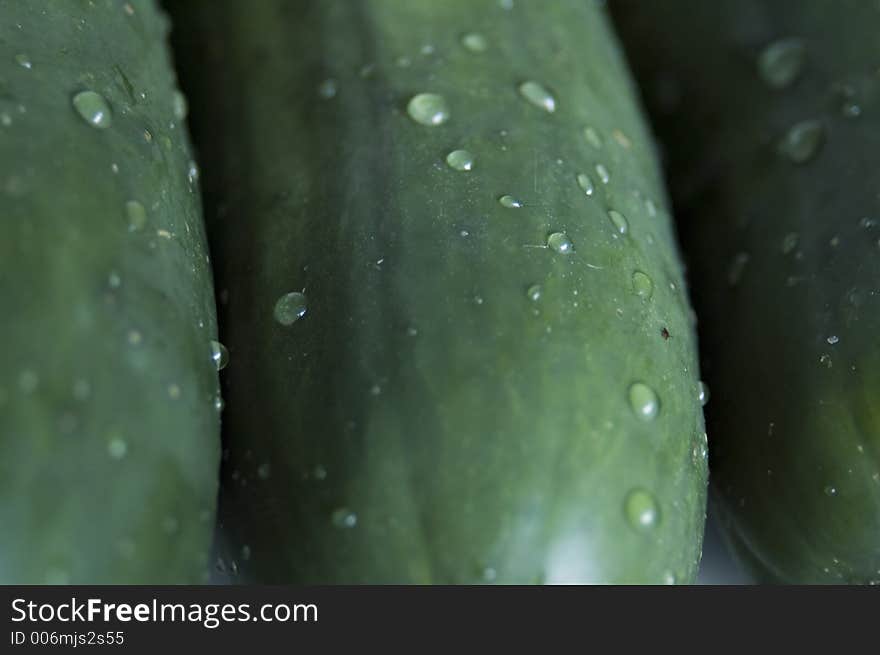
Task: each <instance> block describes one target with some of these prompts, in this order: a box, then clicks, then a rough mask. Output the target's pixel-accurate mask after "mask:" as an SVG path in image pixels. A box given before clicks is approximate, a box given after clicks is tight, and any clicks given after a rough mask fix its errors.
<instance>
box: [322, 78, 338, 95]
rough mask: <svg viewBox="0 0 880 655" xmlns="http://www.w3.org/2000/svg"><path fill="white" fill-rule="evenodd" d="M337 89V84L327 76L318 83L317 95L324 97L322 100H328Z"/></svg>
mask: <svg viewBox="0 0 880 655" xmlns="http://www.w3.org/2000/svg"><path fill="white" fill-rule="evenodd" d="M338 90H339V85H338V83H337V82H336V80H334V79H333V78H332V77H328V78H327V79H326V80H324V81H323V82H321V84H319V85H318V95H319V96H321V97H322V98H324V100H330V99H331V98H334V97H336V93H337V91H338Z"/></svg>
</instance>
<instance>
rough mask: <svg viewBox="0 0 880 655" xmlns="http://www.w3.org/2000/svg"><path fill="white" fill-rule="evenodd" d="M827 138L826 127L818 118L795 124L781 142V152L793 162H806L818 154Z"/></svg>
mask: <svg viewBox="0 0 880 655" xmlns="http://www.w3.org/2000/svg"><path fill="white" fill-rule="evenodd" d="M824 139H825V128H824V127H822V123H821V122H819V121H816V120H807V121H801V122H800V123H797V124H795V125H793V126H792V127H791V128H790V129H789V130H788V132H786V133H785V136H784V137H782V140H781V141H780V142H779V154H781V155H782V156H783V157H785V158H786V159H788V160H789V161H790V162H792V163H793V164H805V163H807V162H808V161H810V160H811V159H812V158H813V157H815V156H816V153H817V152H819V148H820V147H821V146H822V142H823V141H824Z"/></svg>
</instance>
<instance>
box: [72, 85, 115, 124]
mask: <svg viewBox="0 0 880 655" xmlns="http://www.w3.org/2000/svg"><path fill="white" fill-rule="evenodd" d="M73 108H74V109H76V112H77V113H78V114H79V115H80V117H81V118H82V119H83V120H84V121H85V122H86V123H88V124H89V125H91V126H92V127H97V128H102V129H103V128H107V127H110V125H111V124H112V122H113V119H112V117H111V115H110V105H108V104H107V101H106V100H105V99H104V96H102V95H101V94H99V93H95V92H94V91H80V92H79V93H77V94H76V95H75V96H73Z"/></svg>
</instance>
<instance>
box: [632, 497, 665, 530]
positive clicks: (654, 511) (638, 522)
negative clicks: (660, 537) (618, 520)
mask: <svg viewBox="0 0 880 655" xmlns="http://www.w3.org/2000/svg"><path fill="white" fill-rule="evenodd" d="M624 508H625V512H626V518H627V520H628V521H629V524H630V525H631V526H632V527H634V528H636V529H637V530H651V529H652V528H654V527H656V525H657V524H658V523H659V522H660V510H659V508H658V507H657V501H656V500H654V496H653V495H651V493H650V492H648V491H645V490H644V489H633V490H632V491H630V492H629V493H628V494H627V496H626V502H625V504H624Z"/></svg>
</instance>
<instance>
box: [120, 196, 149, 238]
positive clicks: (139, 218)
mask: <svg viewBox="0 0 880 655" xmlns="http://www.w3.org/2000/svg"><path fill="white" fill-rule="evenodd" d="M125 216H126V219H127V220H128V229H129V231H130V232H139V231H141V230H143V229H144V226H146V224H147V210H146V209H144V206H143V205H142V204H141V203H139V202H138V201H137V200H129V201H128V202H126V203H125Z"/></svg>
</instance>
